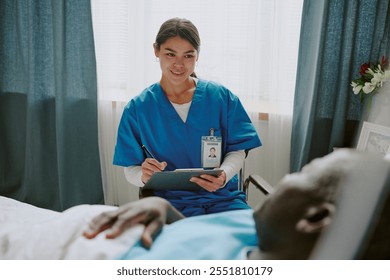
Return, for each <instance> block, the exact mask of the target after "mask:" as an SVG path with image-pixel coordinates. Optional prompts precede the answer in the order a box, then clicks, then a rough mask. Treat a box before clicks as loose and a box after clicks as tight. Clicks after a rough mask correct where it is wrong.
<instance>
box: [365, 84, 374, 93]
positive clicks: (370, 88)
mask: <svg viewBox="0 0 390 280" xmlns="http://www.w3.org/2000/svg"><path fill="white" fill-rule="evenodd" d="M374 89H375V85H373V84H372V83H368V82H367V83H364V87H363V92H364V93H366V94H368V93H371V92H372V91H373V90H374Z"/></svg>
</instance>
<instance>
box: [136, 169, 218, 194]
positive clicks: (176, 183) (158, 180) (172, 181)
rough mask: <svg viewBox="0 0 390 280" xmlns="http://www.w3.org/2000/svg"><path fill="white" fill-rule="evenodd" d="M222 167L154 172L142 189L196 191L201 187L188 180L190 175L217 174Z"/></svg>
mask: <svg viewBox="0 0 390 280" xmlns="http://www.w3.org/2000/svg"><path fill="white" fill-rule="evenodd" d="M222 171H223V170H222V169H202V168H195V169H193V168H190V169H176V170H175V171H163V172H156V173H154V174H153V176H152V177H151V178H150V179H149V181H148V182H147V183H146V184H145V186H144V187H143V189H144V190H187V191H198V190H201V189H202V187H200V186H199V185H197V184H195V183H193V182H190V179H191V177H199V176H200V175H203V174H208V175H213V176H216V177H217V176H219V175H220V174H221V173H222Z"/></svg>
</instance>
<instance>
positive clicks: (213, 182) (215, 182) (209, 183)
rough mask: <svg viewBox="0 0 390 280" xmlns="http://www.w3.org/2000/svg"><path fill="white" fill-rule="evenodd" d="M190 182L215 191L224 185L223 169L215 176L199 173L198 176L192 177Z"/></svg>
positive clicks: (224, 174) (224, 175)
mask: <svg viewBox="0 0 390 280" xmlns="http://www.w3.org/2000/svg"><path fill="white" fill-rule="evenodd" d="M190 181H191V182H193V183H196V184H198V185H199V186H201V187H202V188H204V189H205V190H207V191H209V192H215V191H217V190H219V189H220V188H222V187H223V186H224V185H225V182H226V173H225V171H222V173H221V175H219V176H218V177H215V176H213V175H207V174H204V175H201V176H200V178H199V177H192V178H191V179H190Z"/></svg>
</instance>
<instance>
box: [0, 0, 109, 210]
mask: <svg viewBox="0 0 390 280" xmlns="http://www.w3.org/2000/svg"><path fill="white" fill-rule="evenodd" d="M0 22H1V25H0V195H3V196H7V197H11V198H14V199H17V200H20V201H23V202H27V203H30V204H33V205H36V206H39V207H44V208H48V209H53V210H59V211H62V210H65V209H67V208H69V207H71V206H74V205H78V204H85V203H91V204H92V203H103V202H104V200H103V190H102V182H101V174H100V162H99V161H100V159H99V149H98V128H97V82H96V62H95V53H94V42H93V32H92V19H91V8H90V1H89V0H83V1H75V0H74V1H73V0H72V1H54V0H53V1H28V0H25V1H13V0H4V1H1V3H0Z"/></svg>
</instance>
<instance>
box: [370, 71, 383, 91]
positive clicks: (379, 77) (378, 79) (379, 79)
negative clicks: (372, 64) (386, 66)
mask: <svg viewBox="0 0 390 280" xmlns="http://www.w3.org/2000/svg"><path fill="white" fill-rule="evenodd" d="M383 78H384V75H383V74H382V72H379V71H377V72H375V73H374V75H373V77H372V79H371V84H373V85H374V86H378V87H381V86H382V84H383Z"/></svg>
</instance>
